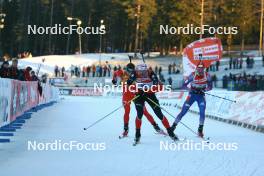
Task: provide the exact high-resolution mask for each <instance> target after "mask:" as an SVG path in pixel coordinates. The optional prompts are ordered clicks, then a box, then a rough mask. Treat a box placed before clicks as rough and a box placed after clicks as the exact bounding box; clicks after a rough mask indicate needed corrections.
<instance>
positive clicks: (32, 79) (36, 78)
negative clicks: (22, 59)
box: [31, 71, 42, 96]
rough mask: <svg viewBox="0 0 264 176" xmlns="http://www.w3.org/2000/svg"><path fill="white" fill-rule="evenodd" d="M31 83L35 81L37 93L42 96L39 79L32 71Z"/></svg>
mask: <svg viewBox="0 0 264 176" xmlns="http://www.w3.org/2000/svg"><path fill="white" fill-rule="evenodd" d="M31 81H37V82H38V92H39V95H40V96H42V86H41V84H40V80H39V78H38V77H37V75H36V74H35V72H34V71H31Z"/></svg>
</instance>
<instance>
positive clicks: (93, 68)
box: [92, 65, 96, 77]
mask: <svg viewBox="0 0 264 176" xmlns="http://www.w3.org/2000/svg"><path fill="white" fill-rule="evenodd" d="M92 72H93V77H95V72H96V67H95V65H93V66H92Z"/></svg>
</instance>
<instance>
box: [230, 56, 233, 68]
mask: <svg viewBox="0 0 264 176" xmlns="http://www.w3.org/2000/svg"><path fill="white" fill-rule="evenodd" d="M232 63H233V57H232V56H231V57H230V60H229V70H231V69H232Z"/></svg>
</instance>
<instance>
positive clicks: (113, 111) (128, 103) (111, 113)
mask: <svg viewBox="0 0 264 176" xmlns="http://www.w3.org/2000/svg"><path fill="white" fill-rule="evenodd" d="M139 96H140V95H137V96H135V97H134V98H132V99H131V100H130V101H128V102H126V103H125V105H126V104H129V103H130V102H132V101H134V100H135V99H137V98H138V97H139ZM123 106H124V105H121V106H119V107H117V108H116V109H114V110H113V111H111V112H110V113H108V114H106V115H105V116H104V117H102V118H100V119H98V120H97V121H95V122H94V123H92V124H91V125H89V126H88V127H86V128H83V130H88V129H89V128H91V127H92V126H94V125H96V124H97V123H99V122H100V121H102V120H104V119H105V118H106V117H108V116H110V115H111V114H113V113H114V112H116V111H118V110H119V109H120V108H122V107H123Z"/></svg>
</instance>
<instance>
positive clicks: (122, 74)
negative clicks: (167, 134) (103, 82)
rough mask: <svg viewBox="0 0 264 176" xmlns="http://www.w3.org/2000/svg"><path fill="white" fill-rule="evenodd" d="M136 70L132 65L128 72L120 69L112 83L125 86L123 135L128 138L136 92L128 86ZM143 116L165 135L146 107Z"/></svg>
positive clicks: (128, 65) (129, 66)
mask: <svg viewBox="0 0 264 176" xmlns="http://www.w3.org/2000/svg"><path fill="white" fill-rule="evenodd" d="M134 70H135V65H134V64H132V63H129V64H127V66H126V70H122V69H121V68H119V69H118V70H117V71H115V72H114V75H113V79H112V83H113V84H114V85H120V84H121V83H122V85H123V97H122V102H123V105H124V110H125V113H124V131H123V133H122V136H123V137H126V136H127V135H128V129H129V114H130V104H131V100H132V99H133V98H134V97H135V92H133V91H131V90H130V89H129V86H128V85H127V84H126V82H127V80H128V78H129V76H130V73H132V72H133V71H134ZM143 114H144V115H145V116H146V118H147V119H148V121H149V122H150V123H151V124H152V126H153V127H154V129H155V130H156V132H158V133H161V134H163V133H164V132H163V130H161V129H160V127H159V126H158V124H157V123H156V122H155V120H154V118H153V117H152V115H151V114H150V113H149V112H148V111H147V109H146V107H145V106H144V109H143Z"/></svg>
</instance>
